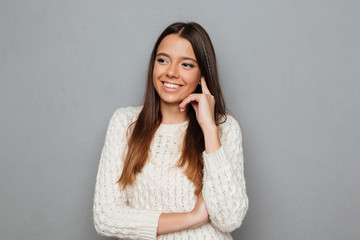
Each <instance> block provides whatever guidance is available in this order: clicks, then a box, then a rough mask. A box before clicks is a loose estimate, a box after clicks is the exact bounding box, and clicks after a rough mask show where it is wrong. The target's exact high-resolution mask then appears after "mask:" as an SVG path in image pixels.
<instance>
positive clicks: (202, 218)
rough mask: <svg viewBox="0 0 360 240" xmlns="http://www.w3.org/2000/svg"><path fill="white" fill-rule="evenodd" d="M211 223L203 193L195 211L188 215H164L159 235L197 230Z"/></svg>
mask: <svg viewBox="0 0 360 240" xmlns="http://www.w3.org/2000/svg"><path fill="white" fill-rule="evenodd" d="M208 222H209V214H208V212H207V209H206V207H205V204H204V199H203V197H202V193H200V194H199V196H198V199H197V202H196V205H195V207H194V210H192V211H191V212H186V213H163V214H161V215H160V218H159V224H158V235H161V234H166V233H171V232H178V231H182V230H186V229H192V228H197V227H200V226H202V225H204V224H205V223H208Z"/></svg>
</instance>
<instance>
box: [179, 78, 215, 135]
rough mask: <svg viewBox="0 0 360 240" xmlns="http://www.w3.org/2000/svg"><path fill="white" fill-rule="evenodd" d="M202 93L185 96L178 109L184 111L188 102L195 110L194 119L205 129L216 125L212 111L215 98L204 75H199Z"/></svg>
mask: <svg viewBox="0 0 360 240" xmlns="http://www.w3.org/2000/svg"><path fill="white" fill-rule="evenodd" d="M200 81H201V82H200V83H201V90H202V93H193V94H190V95H189V96H188V97H187V98H185V99H184V100H183V101H182V102H181V104H180V105H179V107H180V111H185V110H186V107H187V105H188V104H189V103H191V105H192V106H193V108H194V110H195V112H196V119H197V121H198V123H199V125H200V127H201V129H202V130H203V131H204V130H205V129H209V128H213V127H216V124H215V118H214V111H215V98H214V96H213V95H211V93H210V91H209V89H208V87H207V85H206V81H205V78H204V77H201V80H200Z"/></svg>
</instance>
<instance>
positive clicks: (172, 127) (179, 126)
mask: <svg viewBox="0 0 360 240" xmlns="http://www.w3.org/2000/svg"><path fill="white" fill-rule="evenodd" d="M188 124H189V121H188V120H187V121H185V122H179V123H160V126H159V128H158V132H161V133H167V134H174V133H177V132H178V133H182V132H183V130H185V129H186V127H187V125H188Z"/></svg>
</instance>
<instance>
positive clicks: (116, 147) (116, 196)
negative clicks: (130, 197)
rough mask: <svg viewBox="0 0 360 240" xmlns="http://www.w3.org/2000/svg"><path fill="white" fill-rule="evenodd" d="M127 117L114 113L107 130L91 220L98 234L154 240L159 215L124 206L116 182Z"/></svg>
mask: <svg viewBox="0 0 360 240" xmlns="http://www.w3.org/2000/svg"><path fill="white" fill-rule="evenodd" d="M128 117H129V116H127V115H126V114H125V113H123V112H122V109H118V110H117V111H115V113H114V114H113V116H112V117H111V120H110V123H109V127H108V129H107V133H106V137H105V144H104V147H103V150H102V153H101V157H100V163H99V168H98V173H97V177H96V185H95V194H94V205H93V217H94V225H95V229H96V231H97V232H98V234H101V235H105V236H109V237H117V238H127V239H156V234H157V226H158V220H159V216H160V214H161V213H160V212H157V211H151V210H146V209H135V208H132V207H129V206H128V205H127V194H126V191H125V190H122V189H121V188H120V186H119V184H118V183H117V180H118V179H119V177H120V175H121V172H122V166H123V159H122V158H123V157H124V151H125V148H126V131H127V128H128V125H129V124H128V123H127V122H129V119H128Z"/></svg>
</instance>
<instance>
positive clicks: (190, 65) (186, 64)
mask: <svg viewBox="0 0 360 240" xmlns="http://www.w3.org/2000/svg"><path fill="white" fill-rule="evenodd" d="M182 65H183V66H184V67H186V68H193V67H194V65H193V64H190V63H183V64H182Z"/></svg>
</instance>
